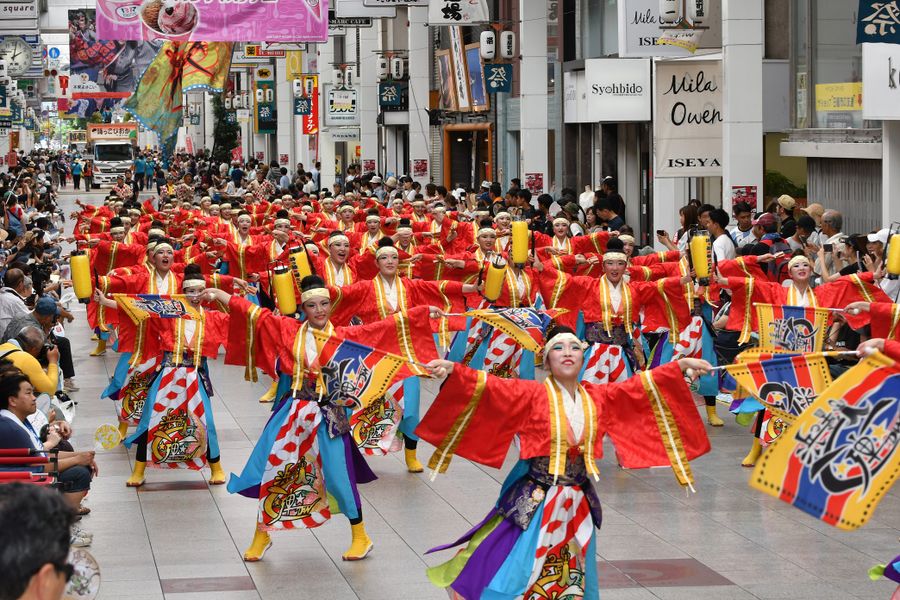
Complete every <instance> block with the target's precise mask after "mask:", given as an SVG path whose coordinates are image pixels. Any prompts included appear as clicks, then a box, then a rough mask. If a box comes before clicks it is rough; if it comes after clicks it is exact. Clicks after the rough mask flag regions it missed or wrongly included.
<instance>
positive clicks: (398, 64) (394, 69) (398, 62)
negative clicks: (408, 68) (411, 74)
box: [391, 56, 405, 79]
mask: <svg viewBox="0 0 900 600" xmlns="http://www.w3.org/2000/svg"><path fill="white" fill-rule="evenodd" d="M404 74H405V71H404V69H403V59H402V58H400V57H399V56H395V57H394V58H392V59H391V77H392V78H394V79H403V75H404Z"/></svg>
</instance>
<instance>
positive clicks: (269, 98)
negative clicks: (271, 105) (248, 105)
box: [266, 88, 275, 102]
mask: <svg viewBox="0 0 900 600" xmlns="http://www.w3.org/2000/svg"><path fill="white" fill-rule="evenodd" d="M266 102H275V90H273V89H272V88H266Z"/></svg>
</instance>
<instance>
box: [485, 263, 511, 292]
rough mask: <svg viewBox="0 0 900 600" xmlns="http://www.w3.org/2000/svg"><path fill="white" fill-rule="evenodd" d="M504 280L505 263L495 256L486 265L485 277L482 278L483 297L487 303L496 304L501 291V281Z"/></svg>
mask: <svg viewBox="0 0 900 600" xmlns="http://www.w3.org/2000/svg"><path fill="white" fill-rule="evenodd" d="M505 279H506V261H505V260H503V259H502V258H501V257H499V256H497V257H496V258H494V260H492V261H491V264H490V265H488V270H487V276H485V278H484V292H483V294H484V297H485V298H487V301H488V302H496V301H497V298H499V297H500V292H501V291H502V290H503V281H504V280H505Z"/></svg>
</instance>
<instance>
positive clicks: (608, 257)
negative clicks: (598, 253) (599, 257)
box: [603, 252, 628, 262]
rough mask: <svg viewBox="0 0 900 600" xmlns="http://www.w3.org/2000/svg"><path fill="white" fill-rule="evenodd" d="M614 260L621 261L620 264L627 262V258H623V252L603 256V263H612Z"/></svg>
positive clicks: (608, 253)
mask: <svg viewBox="0 0 900 600" xmlns="http://www.w3.org/2000/svg"><path fill="white" fill-rule="evenodd" d="M615 260H621V261H622V262H628V257H627V256H625V253H624V252H607V253H606V254H604V255H603V262H612V261H615Z"/></svg>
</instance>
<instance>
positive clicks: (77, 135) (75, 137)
mask: <svg viewBox="0 0 900 600" xmlns="http://www.w3.org/2000/svg"><path fill="white" fill-rule="evenodd" d="M69 143H70V144H86V143H87V131H85V130H84V129H71V130H69Z"/></svg>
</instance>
